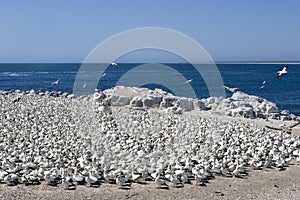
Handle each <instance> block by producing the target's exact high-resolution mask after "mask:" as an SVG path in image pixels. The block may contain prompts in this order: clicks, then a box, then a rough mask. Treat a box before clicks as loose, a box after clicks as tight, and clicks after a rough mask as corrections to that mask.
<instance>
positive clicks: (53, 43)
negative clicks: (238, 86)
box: [0, 0, 300, 62]
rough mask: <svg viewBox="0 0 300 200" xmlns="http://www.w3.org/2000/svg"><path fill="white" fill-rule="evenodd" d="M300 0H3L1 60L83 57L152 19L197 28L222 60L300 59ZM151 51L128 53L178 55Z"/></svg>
mask: <svg viewBox="0 0 300 200" xmlns="http://www.w3.org/2000/svg"><path fill="white" fill-rule="evenodd" d="M299 8H300V1H297V0H290V1H279V0H270V1H268V0H264V1H261V0H260V1H259V0H253V1H240V0H228V1H223V0H219V1H217V0H206V1H204V0H203V1H202V0H186V1H182V0H169V1H167V0H152V1H143V0H128V1H123V0H119V1H117V0H110V1H93V0H90V1H83V0H77V1H71V0H51V1H50V0H49V1H48V0H35V1H34V0H27V1H21V0H19V1H17V0H1V1H0V62H82V61H83V60H84V58H85V57H86V56H87V55H88V53H89V52H90V51H91V50H92V49H93V48H94V47H95V46H96V45H98V44H99V43H100V42H102V41H103V40H105V39H107V38H108V37H110V36H112V35H114V34H117V33H119V32H122V31H126V30H128V29H133V28H139V27H149V26H151V27H153V26H154V27H164V28H169V29H174V30H176V31H179V32H181V33H183V34H186V35H188V36H190V37H191V38H193V39H194V40H196V41H197V42H198V43H199V44H201V45H202V46H203V47H204V48H205V49H206V50H207V52H208V53H209V54H210V56H211V57H212V58H213V59H214V60H215V61H224V60H225V61H272V60H273V61H274V60H275V61H299V60H300V25H299V24H300V14H299ZM145 52H146V53H145ZM145 52H136V53H131V54H129V55H127V56H124V57H122V58H121V60H122V61H125V62H126V61H137V62H139V61H147V59H148V60H149V59H154V60H155V59H158V61H160V59H162V61H176V60H178V58H177V57H176V56H172V55H169V54H167V53H162V52H155V51H154V52H151V51H149V52H147V51H145ZM164 59H165V60H164Z"/></svg>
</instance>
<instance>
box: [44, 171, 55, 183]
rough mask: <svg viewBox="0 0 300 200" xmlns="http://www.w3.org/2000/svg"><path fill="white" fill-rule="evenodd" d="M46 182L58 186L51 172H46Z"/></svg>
mask: <svg viewBox="0 0 300 200" xmlns="http://www.w3.org/2000/svg"><path fill="white" fill-rule="evenodd" d="M44 175H45V176H44V180H45V181H46V182H47V184H48V185H53V186H54V185H56V177H55V176H51V172H50V171H45V172H44Z"/></svg>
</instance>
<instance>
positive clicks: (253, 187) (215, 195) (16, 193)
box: [0, 165, 300, 199]
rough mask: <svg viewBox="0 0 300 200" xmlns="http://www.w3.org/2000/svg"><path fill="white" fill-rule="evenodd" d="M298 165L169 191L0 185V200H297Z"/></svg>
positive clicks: (138, 186) (150, 184) (146, 187)
mask: <svg viewBox="0 0 300 200" xmlns="http://www.w3.org/2000/svg"><path fill="white" fill-rule="evenodd" d="M299 181H300V166H298V165H291V166H289V167H288V168H287V169H286V170H285V171H278V170H276V169H269V170H264V171H261V170H259V171H251V172H250V174H249V176H248V177H247V178H246V179H238V178H225V177H217V178H216V179H214V180H211V181H210V183H209V184H207V186H206V187H200V186H195V185H185V186H184V187H183V188H172V187H170V189H169V190H163V189H156V188H155V184H154V182H147V185H141V184H133V185H132V188H131V189H130V190H122V189H119V188H118V187H117V186H116V185H110V184H102V185H101V186H100V187H99V188H87V187H85V186H79V187H77V189H76V190H70V191H67V190H64V189H63V187H51V186H47V185H44V184H41V185H37V186H24V185H18V186H16V187H8V186H5V185H0V199H299V198H300V185H299Z"/></svg>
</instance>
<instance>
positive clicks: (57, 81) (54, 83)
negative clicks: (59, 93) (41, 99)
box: [51, 79, 60, 85]
mask: <svg viewBox="0 0 300 200" xmlns="http://www.w3.org/2000/svg"><path fill="white" fill-rule="evenodd" d="M59 81H60V79H58V80H56V81H54V82H52V83H51V84H52V85H58V84H59Z"/></svg>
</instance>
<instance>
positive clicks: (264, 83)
mask: <svg viewBox="0 0 300 200" xmlns="http://www.w3.org/2000/svg"><path fill="white" fill-rule="evenodd" d="M266 83H267V81H263V82H262V86H261V87H260V88H259V89H263V88H264V87H265V86H266Z"/></svg>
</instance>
